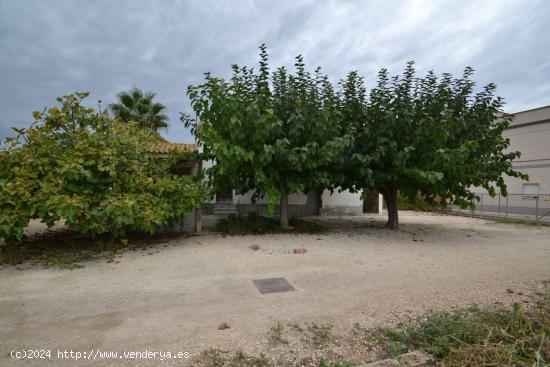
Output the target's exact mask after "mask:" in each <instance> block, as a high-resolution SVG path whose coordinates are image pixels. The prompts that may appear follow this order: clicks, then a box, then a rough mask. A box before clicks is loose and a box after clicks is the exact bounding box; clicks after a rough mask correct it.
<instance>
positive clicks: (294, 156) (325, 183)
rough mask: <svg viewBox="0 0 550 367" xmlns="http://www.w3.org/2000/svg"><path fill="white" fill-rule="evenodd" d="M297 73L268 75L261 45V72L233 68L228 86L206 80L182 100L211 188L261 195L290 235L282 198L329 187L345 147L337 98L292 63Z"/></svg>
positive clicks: (320, 79)
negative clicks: (186, 103) (336, 159)
mask: <svg viewBox="0 0 550 367" xmlns="http://www.w3.org/2000/svg"><path fill="white" fill-rule="evenodd" d="M295 68H296V71H295V73H290V72H289V71H287V69H285V68H284V67H279V68H278V69H276V70H275V71H274V72H273V73H270V71H269V65H268V56H267V52H266V47H265V45H262V46H260V66H259V69H258V71H257V72H256V71H255V70H254V69H252V68H248V67H239V66H237V65H234V66H233V75H232V77H231V79H230V80H229V81H225V80H223V79H221V78H215V77H213V76H211V75H210V74H206V78H205V82H204V83H203V84H200V85H196V86H190V87H189V89H188V95H189V97H190V99H191V104H192V107H193V109H194V111H195V113H196V119H195V118H190V117H189V116H185V115H183V116H182V120H183V121H184V122H185V123H186V125H187V126H192V129H193V132H194V134H195V136H196V138H197V140H198V142H199V143H200V144H201V145H202V150H203V158H204V159H210V160H213V161H214V162H215V164H214V165H213V167H212V168H210V169H208V172H207V173H208V174H209V175H210V177H211V179H212V180H213V182H215V183H216V184H217V185H219V186H225V185H230V186H232V187H233V188H235V190H236V191H237V193H245V192H247V191H249V190H254V192H255V195H256V197H257V196H263V195H265V194H267V195H268V196H269V199H270V208H273V207H274V206H275V204H276V203H277V201H278V202H279V208H280V213H279V214H280V223H281V228H288V227H289V226H288V195H289V194H290V193H293V192H308V191H309V190H313V189H317V190H320V189H324V188H326V187H330V186H332V183H333V180H334V179H333V177H331V174H332V169H327V168H328V167H330V166H331V163H332V161H333V159H334V157H336V156H338V155H339V154H341V152H342V151H343V149H345V147H346V146H347V145H349V141H350V139H351V134H349V133H348V134H346V133H345V131H344V130H342V128H341V126H342V124H341V123H340V114H339V108H338V98H337V97H336V96H335V92H334V89H333V86H332V85H331V83H330V81H329V80H328V78H327V77H326V76H325V75H323V74H321V72H320V70H319V69H317V70H315V72H314V73H310V72H308V71H307V70H306V68H305V65H304V62H303V58H302V56H298V57H296V63H295Z"/></svg>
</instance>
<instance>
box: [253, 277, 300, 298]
mask: <svg viewBox="0 0 550 367" xmlns="http://www.w3.org/2000/svg"><path fill="white" fill-rule="evenodd" d="M253 282H254V285H256V288H258V290H259V291H260V293H262V294H263V293H275V292H289V291H293V290H295V289H294V287H293V286H292V285H291V284H290V283H289V282H288V281H287V280H286V279H285V278H266V279H255V280H253Z"/></svg>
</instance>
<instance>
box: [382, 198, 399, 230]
mask: <svg viewBox="0 0 550 367" xmlns="http://www.w3.org/2000/svg"><path fill="white" fill-rule="evenodd" d="M382 195H383V196H384V200H385V201H386V206H387V207H388V221H387V222H386V228H388V229H394V230H397V229H399V217H398V214H397V189H395V188H384V190H382Z"/></svg>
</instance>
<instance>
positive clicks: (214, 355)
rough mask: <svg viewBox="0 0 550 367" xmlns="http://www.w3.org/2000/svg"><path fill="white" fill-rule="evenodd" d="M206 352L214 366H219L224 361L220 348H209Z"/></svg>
mask: <svg viewBox="0 0 550 367" xmlns="http://www.w3.org/2000/svg"><path fill="white" fill-rule="evenodd" d="M206 354H207V355H208V357H209V359H210V361H211V362H212V366H218V365H220V364H221V362H222V356H221V353H220V351H219V349H216V348H209V349H208V350H207V351H206Z"/></svg>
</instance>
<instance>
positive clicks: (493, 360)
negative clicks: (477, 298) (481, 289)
mask: <svg viewBox="0 0 550 367" xmlns="http://www.w3.org/2000/svg"><path fill="white" fill-rule="evenodd" d="M385 335H386V337H387V338H388V339H389V341H390V343H389V352H390V353H391V354H392V355H398V354H401V353H403V352H406V351H407V350H413V349H423V350H424V351H426V352H427V353H429V354H431V355H433V356H434V357H436V358H437V359H440V360H441V361H442V363H443V365H445V366H466V365H467V366H504V365H506V366H522V367H523V366H525V367H527V366H547V365H548V363H549V362H550V293H548V292H547V293H546V294H544V295H542V296H541V297H539V298H538V299H537V300H536V302H535V303H534V305H533V307H532V308H530V309H528V310H524V309H523V308H522V306H521V305H520V304H515V305H514V306H513V308H512V309H511V310H509V309H502V308H499V309H482V308H479V307H470V308H467V309H463V310H457V311H453V312H450V313H449V312H438V313H434V314H431V315H429V316H428V317H427V318H426V319H425V320H424V321H422V322H421V323H419V324H413V325H408V326H400V327H398V328H397V329H388V330H387V331H386V334H385Z"/></svg>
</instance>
